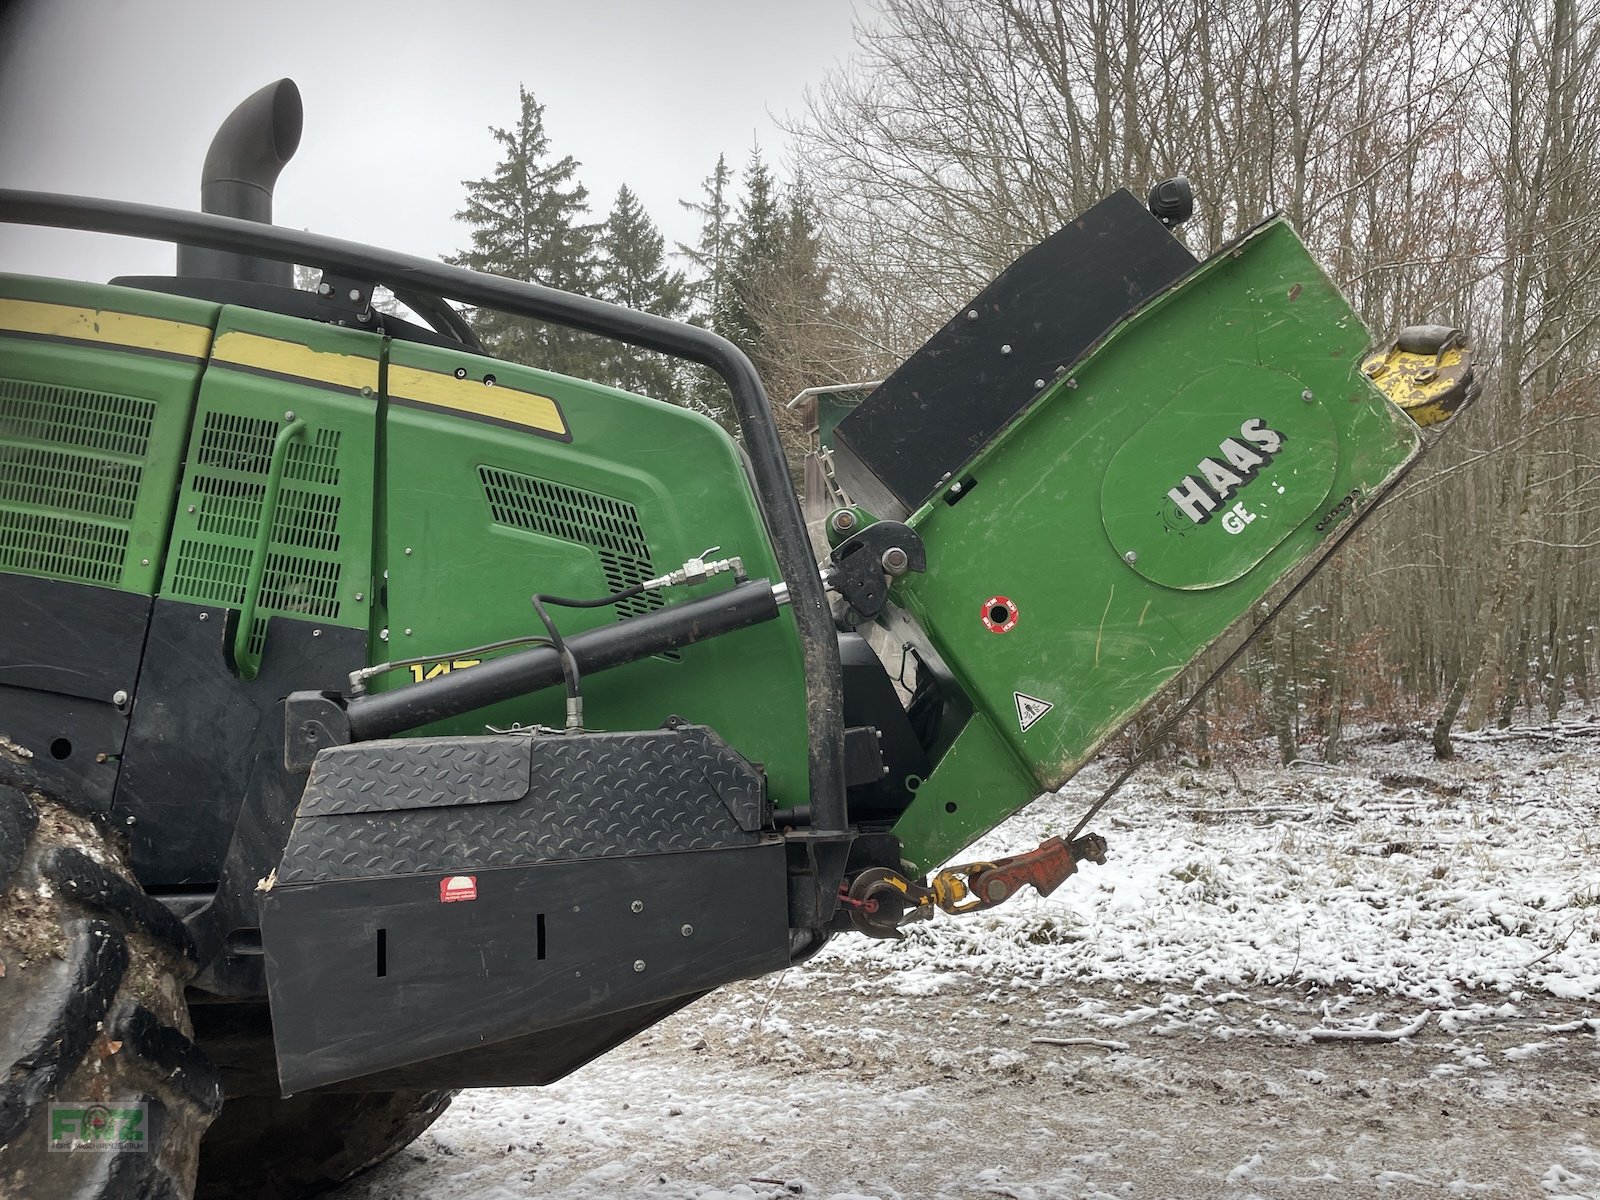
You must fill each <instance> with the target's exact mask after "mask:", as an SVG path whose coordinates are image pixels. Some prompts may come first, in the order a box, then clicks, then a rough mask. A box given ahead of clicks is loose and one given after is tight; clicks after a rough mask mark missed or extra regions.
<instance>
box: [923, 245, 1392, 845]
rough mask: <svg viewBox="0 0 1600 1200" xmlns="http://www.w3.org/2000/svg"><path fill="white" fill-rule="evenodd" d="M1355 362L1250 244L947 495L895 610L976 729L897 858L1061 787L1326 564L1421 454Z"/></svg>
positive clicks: (1324, 296) (1070, 384)
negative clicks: (1316, 560) (1322, 556)
mask: <svg viewBox="0 0 1600 1200" xmlns="http://www.w3.org/2000/svg"><path fill="white" fill-rule="evenodd" d="M1367 345H1368V334H1367V331H1366V330H1365V329H1364V328H1363V327H1362V325H1361V322H1360V321H1359V320H1358V319H1357V318H1356V316H1355V314H1354V313H1353V312H1352V311H1351V309H1350V307H1349V305H1348V304H1347V303H1346V302H1345V301H1344V299H1343V297H1341V296H1340V295H1339V293H1338V290H1337V289H1336V288H1335V287H1334V286H1333V285H1332V284H1331V283H1330V282H1329V281H1328V280H1327V278H1326V277H1325V276H1324V275H1323V273H1322V272H1321V270H1320V269H1319V268H1318V267H1317V266H1316V265H1315V263H1314V262H1313V261H1312V260H1311V258H1310V257H1309V256H1308V255H1307V253H1306V251H1305V249H1304V247H1303V246H1302V245H1301V244H1300V241H1299V239H1298V238H1297V237H1296V236H1295V235H1294V233H1293V231H1292V230H1291V229H1290V228H1289V227H1288V226H1287V225H1286V224H1284V223H1283V222H1281V221H1275V222H1271V223H1269V224H1267V225H1265V226H1263V227H1262V228H1260V229H1259V230H1257V231H1256V232H1255V233H1254V234H1253V235H1251V236H1250V237H1249V238H1247V239H1245V240H1244V241H1242V242H1241V243H1239V244H1237V245H1236V246H1234V247H1233V248H1231V249H1230V250H1229V251H1227V252H1225V253H1223V254H1222V255H1219V256H1218V257H1217V258H1214V259H1213V260H1211V261H1210V262H1209V263H1207V264H1206V265H1205V266H1203V267H1202V268H1201V269H1200V270H1199V271H1197V272H1196V273H1195V274H1194V275H1193V276H1191V277H1190V278H1189V279H1187V280H1186V281H1184V282H1183V283H1182V284H1180V285H1179V286H1178V287H1176V288H1175V289H1173V290H1172V291H1170V292H1168V293H1165V294H1164V295H1163V296H1161V297H1159V298H1157V299H1156V300H1154V301H1153V302H1151V303H1150V304H1149V305H1147V306H1146V307H1145V308H1144V309H1142V310H1140V311H1139V312H1138V313H1136V314H1134V315H1133V316H1132V317H1131V318H1130V319H1128V320H1127V321H1126V322H1124V323H1123V324H1122V325H1121V326H1119V327H1118V329H1117V330H1115V331H1114V332H1113V333H1112V334H1111V335H1110V336H1108V338H1107V339H1106V340H1105V341H1103V342H1102V343H1101V344H1100V346H1099V347H1098V348H1097V349H1096V350H1095V351H1094V352H1092V354H1091V355H1090V356H1089V357H1087V358H1086V359H1084V360H1083V361H1082V362H1080V363H1079V364H1078V365H1077V366H1076V367H1075V368H1074V369H1073V370H1072V371H1070V372H1069V373H1068V375H1067V376H1065V377H1064V378H1063V379H1062V381H1061V383H1060V384H1058V385H1057V386H1056V387H1055V388H1054V389H1052V390H1051V391H1049V392H1048V393H1046V394H1045V395H1044V396H1042V397H1041V398H1040V399H1039V400H1038V401H1037V402H1036V403H1035V404H1034V405H1033V406H1032V407H1031V408H1030V409H1029V410H1028V411H1027V412H1026V413H1025V414H1024V415H1023V416H1022V417H1021V418H1020V419H1019V420H1018V421H1017V422H1016V423H1015V424H1014V425H1012V426H1011V427H1010V428H1009V429H1008V430H1007V431H1006V432H1005V433H1003V434H1002V435H1001V436H1000V437H999V438H997V439H996V440H995V441H994V442H992V443H991V444H990V445H989V446H988V447H987V448H986V449H985V450H984V451H983V453H981V454H980V455H979V456H978V457H977V458H975V459H974V460H973V462H972V463H971V464H970V465H969V466H968V467H967V468H966V469H965V471H963V472H958V474H960V475H966V474H970V475H971V476H972V477H973V478H974V479H975V480H976V482H975V485H974V486H972V487H970V488H968V489H966V490H965V491H964V492H963V493H961V494H951V493H946V494H944V495H941V496H939V497H936V498H935V499H934V500H933V501H931V502H930V503H929V504H928V505H927V506H925V507H924V508H923V509H921V510H920V511H919V512H917V513H915V514H914V515H913V517H912V521H911V524H912V525H913V526H914V527H915V528H916V529H917V530H918V532H919V533H920V534H921V535H922V537H923V538H924V540H925V542H926V545H927V551H928V571H927V574H925V575H921V576H912V577H908V578H907V579H906V580H904V581H903V582H902V583H901V585H900V586H899V588H898V589H897V592H896V599H897V602H898V603H899V604H900V605H901V606H902V607H903V608H904V609H905V610H906V611H907V612H908V613H909V614H910V616H911V617H912V618H913V619H914V620H915V622H916V623H917V624H918V625H919V626H920V628H921V630H922V631H923V633H924V635H925V636H926V638H927V639H928V641H929V643H930V644H931V646H932V648H933V650H934V651H935V652H936V653H937V655H938V656H939V657H940V658H941V659H942V660H943V662H944V664H945V665H946V667H947V668H948V669H949V670H950V672H951V673H952V674H953V675H954V677H955V679H956V681H957V683H958V684H959V686H960V687H961V688H962V690H963V691H964V692H965V693H966V694H967V697H968V698H969V699H970V702H971V704H972V707H973V709H974V715H973V717H972V718H971V720H970V721H969V722H968V724H967V725H966V727H965V728H963V729H962V730H961V731H960V733H959V735H958V736H957V737H956V738H955V740H954V743H953V744H952V746H951V747H950V749H949V750H947V751H946V752H945V754H944V756H943V757H942V758H941V759H940V760H939V761H938V764H937V766H936V767H935V769H934V771H933V773H932V775H931V776H930V777H929V778H928V779H927V780H926V781H925V782H924V783H923V784H922V786H921V788H920V789H919V790H918V792H917V796H916V799H915V801H914V802H913V804H912V806H911V807H910V809H909V810H908V811H907V812H906V814H905V815H904V816H903V817H902V819H901V821H900V822H899V824H898V825H897V826H896V830H895V832H896V833H897V834H898V835H900V836H901V837H902V838H903V839H904V841H905V844H906V853H907V856H908V857H909V858H911V859H912V860H913V861H915V862H917V863H918V864H919V865H920V866H922V867H929V866H932V865H936V864H937V863H938V862H940V861H943V860H944V859H946V858H948V857H949V856H950V855H952V854H954V853H955V852H956V851H958V850H959V849H960V848H961V847H963V846H965V845H967V844H968V843H970V842H971V841H972V840H974V839H975V838H976V837H978V836H979V835H981V834H982V833H983V832H984V831H986V830H988V829H989V828H991V827H993V826H994V825H995V824H997V823H998V822H999V821H1001V820H1002V819H1004V818H1005V817H1006V816H1008V815H1010V814H1011V813H1012V812H1014V811H1016V810H1017V809H1018V808H1021V807H1022V806H1023V805H1025V804H1027V803H1028V802H1029V801H1030V800H1031V799H1032V798H1033V797H1034V796H1035V795H1036V794H1038V793H1039V792H1042V791H1046V790H1050V789H1054V788H1056V787H1059V786H1060V785H1061V784H1062V783H1063V782H1064V781H1065V780H1066V779H1068V778H1069V777H1070V776H1071V775H1072V774H1073V773H1074V772H1075V771H1076V770H1077V769H1078V768H1079V767H1080V766H1081V765H1082V764H1083V763H1084V762H1085V761H1086V760H1087V759H1088V758H1089V757H1090V756H1091V755H1092V754H1093V753H1094V752H1095V750H1096V749H1097V748H1098V747H1099V746H1100V745H1101V744H1102V743H1103V742H1104V741H1105V740H1106V739H1107V738H1108V737H1109V736H1111V735H1112V734H1113V733H1114V732H1115V731H1116V730H1117V729H1119V728H1120V727H1121V726H1122V725H1123V724H1124V723H1125V722H1126V721H1127V719H1129V718H1130V717H1131V716H1133V715H1134V714H1135V713H1136V712H1137V711H1138V710H1139V709H1140V708H1141V707H1143V706H1144V705H1145V704H1147V703H1148V702H1149V701H1150V700H1151V699H1152V698H1153V697H1155V696H1156V695H1157V694H1158V693H1159V692H1160V691H1161V689H1162V688H1163V687H1165V686H1166V685H1167V684H1168V683H1169V682H1171V680H1172V679H1173V678H1174V677H1175V676H1176V675H1177V674H1178V673H1179V672H1180V671H1181V670H1182V669H1183V668H1184V667H1185V666H1186V665H1187V664H1188V663H1189V662H1191V661H1192V660H1193V659H1194V658H1195V657H1197V656H1198V655H1199V654H1200V653H1201V652H1202V651H1204V650H1205V648H1206V647H1208V646H1209V645H1211V644H1212V643H1213V642H1214V641H1216V640H1217V639H1218V638H1219V637H1220V636H1222V635H1223V634H1224V633H1225V632H1226V631H1227V630H1228V629H1229V628H1230V627H1231V626H1233V625H1234V624H1235V623H1236V622H1237V621H1239V620H1240V619H1241V618H1243V617H1245V616H1246V614H1248V613H1249V612H1250V611H1251V609H1252V607H1253V606H1254V605H1255V604H1256V602H1257V601H1258V600H1260V599H1261V598H1262V597H1263V596H1264V595H1266V593H1267V592H1268V591H1269V589H1270V588H1271V587H1272V585H1273V584H1275V583H1277V582H1278V581H1279V580H1281V579H1283V578H1284V577H1285V575H1287V574H1288V573H1290V572H1291V571H1292V570H1294V569H1295V568H1296V567H1297V566H1298V565H1300V564H1302V563H1303V562H1305V561H1306V560H1307V559H1309V558H1312V557H1313V556H1315V555H1317V554H1319V553H1320V552H1322V551H1323V550H1325V548H1326V543H1327V542H1328V540H1329V539H1330V538H1331V537H1333V536H1334V534H1335V533H1336V531H1337V528H1338V525H1339V523H1340V521H1341V520H1344V519H1348V515H1349V508H1350V507H1351V506H1343V507H1342V508H1341V500H1342V498H1344V497H1345V496H1347V495H1349V494H1352V493H1355V494H1356V495H1357V496H1358V497H1359V502H1363V503H1364V502H1365V501H1366V500H1367V499H1368V498H1370V497H1372V496H1373V495H1374V494H1375V493H1377V492H1378V491H1380V490H1381V489H1382V487H1383V486H1384V484H1385V483H1386V481H1389V480H1391V479H1392V478H1393V477H1394V476H1395V475H1396V473H1397V472H1398V471H1399V470H1400V469H1401V468H1402V467H1403V466H1404V465H1405V464H1406V463H1407V462H1408V461H1410V460H1411V458H1413V457H1414V456H1415V455H1416V454H1417V453H1418V452H1419V440H1418V437H1417V434H1416V431H1415V428H1414V426H1412V424H1411V423H1410V422H1409V421H1408V420H1407V419H1406V418H1405V417H1404V416H1403V414H1401V413H1400V412H1399V410H1398V409H1396V408H1394V406H1393V405H1391V404H1390V403H1389V402H1388V400H1387V399H1385V398H1384V396H1383V395H1382V394H1381V393H1380V392H1378V391H1377V390H1376V389H1375V388H1374V387H1373V386H1372V385H1371V383H1370V382H1369V381H1368V380H1367V379H1366V378H1365V377H1364V376H1363V375H1362V374H1361V373H1360V371H1359V370H1358V364H1359V360H1360V357H1361V355H1362V353H1363V352H1364V351H1365V350H1366V348H1367ZM1306 393H1310V399H1309V400H1308V399H1307V398H1306ZM1269 433H1270V434H1273V435H1275V436H1268V434H1269ZM1230 440H1231V441H1232V442H1233V443H1234V445H1232V446H1229V445H1227V443H1228V442H1229V441H1230ZM1258 458H1259V459H1261V461H1260V462H1256V461H1254V460H1255V459H1258ZM1203 460H1210V462H1211V464H1212V467H1210V468H1208V467H1207V466H1206V465H1205V462H1204V461H1203ZM1198 489H1205V490H1204V491H1203V492H1202V491H1199V490H1198ZM952 501H954V503H952ZM1197 518H1200V519H1197Z"/></svg>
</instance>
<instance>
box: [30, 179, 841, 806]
mask: <svg viewBox="0 0 1600 1200" xmlns="http://www.w3.org/2000/svg"><path fill="white" fill-rule="evenodd" d="M0 221H5V222H7V223H9V224H16V225H42V226H49V227H53V228H57V229H80V230H87V231H89V232H93V233H112V234H121V235H123V236H126V237H136V238H147V239H152V240H156V241H166V242H175V243H178V244H180V245H188V246H200V247H204V248H206V249H209V250H222V251H229V252H232V253H235V254H250V255H256V256H259V257H261V258H268V259H274V260H276V261H278V262H285V263H304V264H306V265H309V266H319V267H322V268H323V269H324V270H332V271H335V272H338V273H342V274H348V275H353V276H355V277H357V278H361V279H371V280H373V281H374V282H377V283H382V284H385V285H386V286H388V287H389V288H390V289H391V290H392V291H394V292H396V293H401V292H422V293H430V294H434V295H438V296H441V297H445V298H449V299H452V300H459V301H461V302H463V303H466V304H470V305H474V306H481V307H484V308H492V309H496V310H498V311H501V312H505V313H510V314H512V315H514V316H521V317H532V318H534V319H536V320H540V321H548V322H550V323H551V324H555V325H564V326H568V327H570V328H572V329H581V330H583V331H584V332H586V333H596V334H600V335H601V336H603V337H609V338H613V339H615V340H616V341H619V342H626V343H627V344H628V345H631V346H639V347H642V348H644V349H646V350H656V351H659V352H660V353H662V354H667V355H671V356H672V357H674V358H681V359H686V360H688V361H690V362H696V363H700V364H701V365H703V366H706V367H710V368H711V369H712V370H713V371H715V372H716V373H717V374H718V375H720V376H721V377H722V379H723V380H724V381H725V382H726V383H727V385H728V390H729V391H730V392H731V393H732V395H733V406H734V411H735V413H737V415H738V418H739V430H740V434H741V435H742V437H743V439H744V446H745V452H746V453H747V454H748V455H749V457H750V465H751V470H752V472H753V474H754V477H755V487H756V499H757V502H758V503H759V504H760V506H761V513H762V516H763V517H764V518H765V520H766V523H767V530H768V532H769V533H770V535H771V537H772V541H773V547H774V549H775V551H776V553H777V559H778V568H779V569H780V570H781V571H782V572H783V577H784V580H785V582H786V583H787V584H788V587H789V598H790V603H791V604H792V606H793V608H794V619H795V624H796V625H797V626H798V628H799V632H800V641H801V646H802V649H803V653H804V663H805V684H806V719H807V724H808V727H809V730H810V746H809V767H810V796H811V812H812V832H813V834H814V835H824V836H826V835H830V834H838V835H847V833H848V830H847V820H848V814H847V811H846V807H845V806H846V800H845V785H844V686H843V673H842V671H841V668H840V666H839V645H838V640H837V634H836V633H835V630H834V625H833V618H832V616H831V614H830V613H829V611H828V605H827V600H826V598H825V596H824V595H823V589H822V582H821V579H820V577H819V575H818V572H817V568H816V563H815V562H814V561H813V560H812V557H811V543H810V540H809V539H808V538H807V536H806V530H805V522H804V520H803V519H802V518H801V515H800V505H799V502H798V500H797V499H796V498H795V493H794V488H793V486H792V485H791V484H790V482H789V470H788V466H787V464H786V462H785V460H784V457H783V448H782V445H781V443H780V442H779V440H778V426H777V422H776V421H775V419H774V417H773V414H772V407H771V405H770V404H769V403H768V401H767V394H766V390H765V389H764V388H763V387H762V385H761V379H760V377H759V376H758V375H757V374H756V370H755V367H754V366H753V365H752V364H751V362H750V360H749V358H747V357H746V356H745V354H744V352H743V351H742V350H740V349H739V348H738V347H737V346H735V345H734V344H733V343H732V342H730V341H728V340H727V339H726V338H722V337H719V336H717V335H716V334H714V333H712V332H710V331H709V330H706V329H700V328H698V327H696V326H694V325H686V324H684V323H683V322H681V321H672V320H669V319H667V318H665V317H658V316H655V315H653V314H651V313H643V312H636V311H634V310H633V309H629V308H623V307H621V306H620V305H616V304H607V303H606V302H604V301H602V300H594V299H591V298H589V297H587V296H576V295H573V294H572V293H570V292H563V291H558V290H557V289H555V288H549V287H544V286H543V285H541V284H537V283H520V282H518V281H516V280H513V279H504V278H501V277H499V276H495V275H481V274H479V273H477V272H475V271H468V270H466V269H464V268H461V267H451V266H446V265H445V264H443V263H437V262H432V261H430V260H428V259H425V258H418V257H415V256H414V255H409V254H397V253H395V252H394V251H391V250H379V249H376V248H374V247H371V246H363V245H361V244H359V243H357V242H347V241H343V240H342V239H339V238H331V237H323V236H321V235H319V234H313V233H304V232H300V231H298V230H293V229H285V228H282V227H280V226H276V225H264V224H261V223H259V222H255V221H243V220H238V219H236V218H233V217H221V216H213V215H210V214H206V213H193V212H185V211H183V210H181V209H173V208H160V207H157V206H155V205H149V204H131V203H128V202H125V201H119V200H101V199H95V198H92V197H86V196H68V195H61V194H56V193H51V192H28V191H20V190H17V189H13V188H0Z"/></svg>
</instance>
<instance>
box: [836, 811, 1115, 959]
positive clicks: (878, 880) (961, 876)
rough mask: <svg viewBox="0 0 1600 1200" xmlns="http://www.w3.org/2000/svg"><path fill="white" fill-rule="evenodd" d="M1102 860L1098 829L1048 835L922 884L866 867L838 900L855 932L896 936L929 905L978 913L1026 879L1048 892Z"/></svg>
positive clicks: (924, 915) (926, 913)
mask: <svg viewBox="0 0 1600 1200" xmlns="http://www.w3.org/2000/svg"><path fill="white" fill-rule="evenodd" d="M1105 861H1106V843H1105V839H1104V838H1102V837H1100V836H1099V835H1098V834H1094V833H1087V834H1084V835H1083V836H1082V837H1080V838H1076V839H1074V840H1073V841H1072V843H1071V844H1070V845H1069V844H1068V843H1067V842H1065V841H1063V840H1062V839H1061V838H1058V837H1053V838H1049V839H1047V840H1045V841H1043V842H1041V843H1040V844H1039V847H1038V848H1037V849H1035V850H1030V851H1028V852H1027V853H1026V854H1014V855H1012V856H1011V857H1009V858H998V859H995V860H993V861H992V862H973V863H965V864H963V865H961V866H958V867H946V868H945V869H944V870H942V871H940V872H939V873H938V874H936V875H934V877H933V878H932V879H931V880H929V881H928V882H927V883H926V884H922V883H918V882H916V881H915V880H912V879H907V878H906V877H905V876H904V875H902V874H900V873H899V872H898V871H893V870H891V869H889V868H888V867H871V868H868V869H867V870H865V871H863V872H861V874H859V875H857V876H856V877H855V878H854V879H853V880H851V881H850V885H849V887H847V888H841V889H840V892H839V902H840V904H841V906H843V907H844V908H845V910H846V911H848V912H849V914H850V923H851V925H853V926H854V927H855V928H856V929H857V930H858V931H860V932H861V933H864V934H866V935H867V936H868V937H876V938H888V939H891V940H896V941H898V940H899V939H900V938H901V937H903V936H904V935H903V934H902V933H901V932H900V929H901V927H902V926H904V925H908V924H910V923H911V922H912V921H926V920H928V919H929V918H931V917H932V916H933V913H934V910H935V909H942V910H943V911H944V912H947V913H952V914H956V915H959V914H961V913H970V912H980V911H982V910H983V909H986V908H994V907H995V906H996V905H998V904H1003V903H1004V902H1005V901H1007V900H1009V899H1010V898H1011V897H1012V896H1014V895H1016V894H1017V892H1018V891H1020V890H1021V888H1022V886H1023V885H1024V884H1028V883H1031V884H1032V885H1033V886H1034V889H1035V890H1036V891H1037V892H1038V893H1039V894H1040V895H1041V896H1048V895H1049V894H1050V893H1051V892H1053V891H1055V890H1056V888H1058V887H1060V886H1061V884H1062V883H1064V882H1065V881H1066V879H1067V877H1068V876H1069V875H1071V874H1073V872H1075V871H1076V870H1077V869H1078V864H1079V863H1080V862H1092V863H1104V862H1105Z"/></svg>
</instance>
